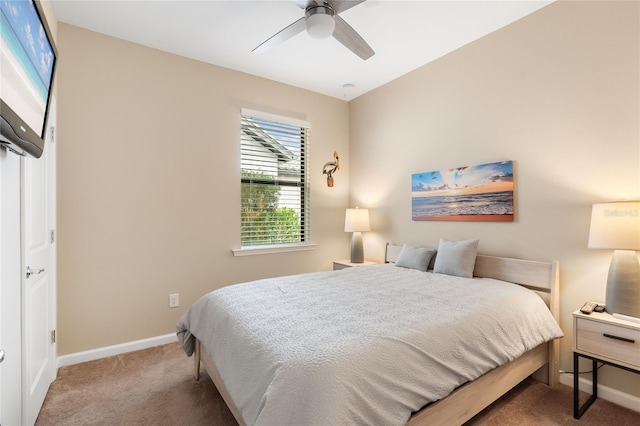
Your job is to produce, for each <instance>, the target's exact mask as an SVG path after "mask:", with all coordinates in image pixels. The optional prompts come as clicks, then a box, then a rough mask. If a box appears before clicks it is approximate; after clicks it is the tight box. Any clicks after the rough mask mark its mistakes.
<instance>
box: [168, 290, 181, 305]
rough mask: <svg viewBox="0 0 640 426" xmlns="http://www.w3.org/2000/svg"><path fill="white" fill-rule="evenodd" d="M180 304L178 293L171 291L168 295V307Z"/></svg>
mask: <svg viewBox="0 0 640 426" xmlns="http://www.w3.org/2000/svg"><path fill="white" fill-rule="evenodd" d="M178 306H180V295H179V294H178V293H173V294H170V295H169V307H170V308H177V307H178Z"/></svg>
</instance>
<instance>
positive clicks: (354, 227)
mask: <svg viewBox="0 0 640 426" xmlns="http://www.w3.org/2000/svg"><path fill="white" fill-rule="evenodd" d="M370 230H371V226H370V225H369V210H368V209H358V208H355V209H347V213H346V214H345V217H344V232H366V231H370Z"/></svg>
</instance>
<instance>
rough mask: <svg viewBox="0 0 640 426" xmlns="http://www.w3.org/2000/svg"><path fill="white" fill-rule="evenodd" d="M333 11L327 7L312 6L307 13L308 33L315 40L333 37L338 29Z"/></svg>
mask: <svg viewBox="0 0 640 426" xmlns="http://www.w3.org/2000/svg"><path fill="white" fill-rule="evenodd" d="M333 15H334V12H333V9H332V8H331V7H329V6H327V5H321V6H311V7H310V8H308V9H307V10H306V12H305V23H306V25H307V33H308V34H309V35H310V36H311V37H313V38H327V37H331V35H332V34H333V30H334V29H335V27H336V21H335V20H334V19H333Z"/></svg>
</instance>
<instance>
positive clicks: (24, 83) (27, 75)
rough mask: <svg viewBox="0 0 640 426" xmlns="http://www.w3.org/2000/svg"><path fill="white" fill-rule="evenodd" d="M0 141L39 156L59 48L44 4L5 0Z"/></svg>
mask: <svg viewBox="0 0 640 426" xmlns="http://www.w3.org/2000/svg"><path fill="white" fill-rule="evenodd" d="M0 18H1V19H2V21H1V22H0V33H1V36H2V38H1V43H2V44H1V46H0V47H1V49H0V125H1V126H0V130H1V131H0V142H1V143H2V145H3V146H6V147H7V148H8V149H10V150H11V151H13V152H15V153H17V154H20V155H27V154H28V155H30V156H32V157H35V158H39V157H40V156H41V155H42V151H43V149H44V138H45V131H46V125H47V114H48V110H49V105H50V101H51V89H52V87H51V86H52V84H53V74H54V69H55V62H56V56H57V51H56V48H55V45H54V43H53V37H52V36H51V32H50V30H49V27H48V25H47V22H46V20H45V17H44V12H43V11H42V9H41V8H40V5H39V4H37V3H36V2H35V1H33V0H0Z"/></svg>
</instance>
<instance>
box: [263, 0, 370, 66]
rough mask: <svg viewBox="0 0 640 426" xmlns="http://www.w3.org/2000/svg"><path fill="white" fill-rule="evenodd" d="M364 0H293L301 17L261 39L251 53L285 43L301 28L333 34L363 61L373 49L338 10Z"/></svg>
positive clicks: (321, 35) (323, 35)
mask: <svg viewBox="0 0 640 426" xmlns="http://www.w3.org/2000/svg"><path fill="white" fill-rule="evenodd" d="M365 1H366V0H295V3H296V4H297V5H298V6H299V7H300V8H301V9H304V17H302V18H300V19H298V20H297V21H295V22H294V23H293V24H291V25H289V26H288V27H285V28H284V29H282V30H280V31H279V32H277V33H276V34H274V35H273V36H271V37H269V38H268V39H267V40H265V41H264V42H262V43H261V44H260V45H258V47H256V48H255V49H253V50H252V52H257V53H262V52H265V51H267V50H269V49H270V48H272V47H274V46H276V45H278V44H280V43H283V42H285V41H286V40H288V39H290V38H291V37H293V36H295V35H297V34H299V33H301V32H302V31H303V30H304V29H306V30H307V33H308V34H309V35H310V36H311V37H313V38H327V37H330V36H333V38H335V39H336V40H338V41H339V42H340V43H342V44H343V45H344V46H345V47H346V48H347V49H349V50H351V51H352V52H353V53H355V54H356V55H358V56H359V57H361V58H362V59H364V60H367V59H369V58H370V57H372V56H373V55H374V54H375V52H374V51H373V49H372V48H371V47H370V46H369V45H368V44H367V42H366V41H364V39H363V38H362V37H360V34H358V33H357V32H356V30H354V29H353V28H352V27H351V26H350V25H349V24H347V23H346V22H345V20H344V19H342V18H341V17H340V16H338V14H339V13H341V12H344V11H345V10H347V9H351V8H352V7H353V6H356V5H358V4H360V3H363V2H365Z"/></svg>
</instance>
